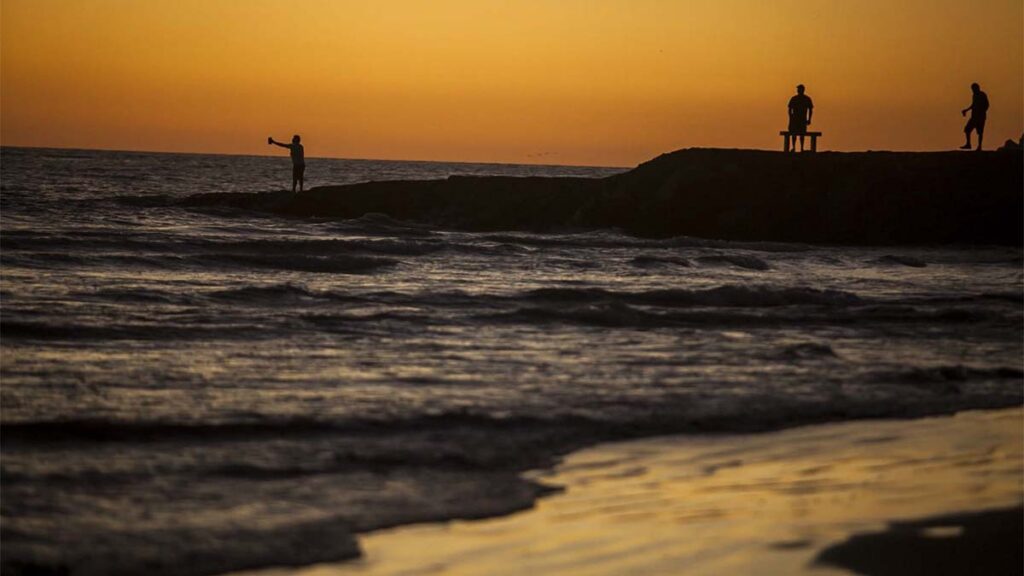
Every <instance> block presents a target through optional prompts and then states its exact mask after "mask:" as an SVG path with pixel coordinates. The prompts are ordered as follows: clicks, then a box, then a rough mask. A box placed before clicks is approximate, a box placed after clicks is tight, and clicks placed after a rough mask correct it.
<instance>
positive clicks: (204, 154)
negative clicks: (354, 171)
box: [0, 144, 682, 170]
mask: <svg viewBox="0 0 1024 576" xmlns="http://www.w3.org/2000/svg"><path fill="white" fill-rule="evenodd" d="M0 148H25V149H30V150H76V151H82V152H123V153H128V154H183V155H191V156H246V157H250V158H283V159H285V160H287V159H288V157H287V156H274V155H270V154H266V155H264V154H244V153H237V152H182V151H177V150H128V149H124V148H81V147H78V146H25V145H20V144H0ZM681 150H682V148H681ZM306 158H307V159H317V160H352V161H356V162H410V163H420V164H429V163H435V164H477V165H488V164H492V165H498V166H550V167H558V168H611V169H622V170H625V169H630V168H635V167H636V166H605V165H600V164H541V163H532V162H484V161H470V160H419V159H406V158H345V157H341V156H307V157H306Z"/></svg>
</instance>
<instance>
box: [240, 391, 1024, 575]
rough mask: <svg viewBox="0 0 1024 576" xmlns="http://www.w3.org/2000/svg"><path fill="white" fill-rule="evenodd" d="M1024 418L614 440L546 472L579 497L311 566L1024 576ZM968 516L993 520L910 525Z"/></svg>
mask: <svg viewBox="0 0 1024 576" xmlns="http://www.w3.org/2000/svg"><path fill="white" fill-rule="evenodd" d="M1022 422H1024V412H1022V410H1021V409H1020V408H1014V409H1008V410H1000V411H991V412H968V413H962V414H959V415H956V416H953V417H940V418H928V419H922V420H915V421H885V422H877V421H865V422H852V423H842V424H827V425H820V426H808V427H804V428H798V429H792V430H785V431H782V432H774V433H767V434H759V435H737V436H719V437H699V436H672V437H661V438H654V439H647V440H639V441H631V442H623V443H616V444H606V445H602V446H598V447H595V448H590V449H586V450H583V451H580V452H577V453H574V454H572V455H570V456H569V457H567V458H566V459H565V461H564V463H563V464H561V465H560V466H558V467H557V468H556V469H555V470H554V471H553V472H549V473H535V474H534V475H533V477H534V478H536V479H539V480H541V481H543V482H545V483H549V484H556V485H561V486H564V488H565V489H564V492H563V493H560V494H558V495H554V496H551V497H549V498H545V499H542V500H540V501H539V502H538V504H537V506H536V507H535V508H534V509H533V510H530V511H526V512H522V513H518V514H515V515H512V516H509V517H505V518H498V519H491V520H481V521H455V522H449V523H446V524H427V525H419V526H410V527H404V528H397V529H392V530H384V531H380V532H376V533H373V534H370V535H367V536H366V537H365V538H363V539H362V547H363V550H364V552H365V558H364V559H361V560H358V561H355V562H351V563H346V564H336V565H320V566H314V567H310V568H307V569H303V570H299V571H297V572H295V573H297V574H301V575H303V576H314V575H317V576H327V575H335V576H340V575H348V574H392V575H396V574H498V575H500V574H531V575H542V574H564V573H572V574H592V575H598V574H601V575H612V574H795V573H803V572H808V573H811V574H848V573H849V572H848V571H847V569H854V570H857V571H861V572H863V573H866V574H888V573H901V574H943V573H965V572H962V569H963V567H964V566H965V564H964V561H965V559H968V558H975V559H977V566H981V567H985V570H984V571H983V572H979V573H1009V574H1012V573H1020V567H1021V564H1020V530H1021V519H1022V516H1021V514H1022V512H1021V507H1020V506H1021V501H1022V492H1021V481H1022V468H1021V466H1022V451H1024V444H1022V443H1024V440H1022V435H1021V426H1022ZM964 511H981V513H975V514H967V515H963V514H961V515H960V516H958V517H953V518H942V519H934V520H928V521H919V522H913V521H911V522H907V521H904V520H903V519H915V518H928V517H940V516H948V515H950V514H953V513H962V512H964ZM894 520H899V521H900V522H899V523H897V524H893V525H892V527H890V528H889V529H888V530H886V527H887V525H889V524H890V523H891V522H893V521H894ZM958 526H959V528H958ZM953 551H955V552H956V555H957V556H958V557H959V560H951V561H949V562H946V560H947V559H949V558H950V553H951V552H953ZM915 568H917V569H916V570H915ZM894 570H895V572H894ZM993 570H997V571H993ZM277 573H279V572H277V571H274V570H265V571H259V572H254V573H252V574H261V575H265V576H267V575H270V574H277ZM285 573H291V572H285Z"/></svg>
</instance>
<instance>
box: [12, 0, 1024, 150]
mask: <svg viewBox="0 0 1024 576" xmlns="http://www.w3.org/2000/svg"><path fill="white" fill-rule="evenodd" d="M0 42H2V46H0V60H2V61H0V75H2V78H0V141H2V144H3V145H11V146H19V145H20V146H54V147H75V148H106V149H121V150H157V151H181V152H219V153H238V154H270V153H272V152H274V151H272V150H270V149H268V147H267V144H266V137H267V136H268V135H273V136H275V137H276V138H279V139H282V140H284V139H288V138H289V137H290V136H291V134H293V133H300V134H302V136H303V142H304V144H306V153H307V155H308V156H329V157H344V158H381V159H413V160H417V159H418V160H451V161H458V160H463V161H485V162H486V161H490V162H513V163H543V164H591V165H609V166H630V165H635V164H637V163H638V162H642V161H644V160H647V159H649V158H651V157H653V156H656V155H658V154H660V153H662V152H666V151H670V150H674V149H678V148H685V147H694V146H701V147H742V148H767V149H776V148H780V147H781V138H780V137H779V136H778V131H779V130H781V129H784V128H785V126H786V102H787V101H788V99H789V97H790V96H791V95H792V94H793V93H794V87H795V85H796V84H797V83H803V84H805V85H806V86H807V93H808V95H810V96H811V97H812V98H813V99H814V102H815V106H816V107H815V115H814V124H813V125H812V129H817V130H822V131H824V133H825V135H824V137H823V138H822V140H821V142H820V147H821V148H822V149H825V150H868V149H874V150H884V149H889V150H947V149H953V148H955V147H957V146H959V145H960V144H962V141H963V133H962V129H963V125H964V122H965V120H964V119H963V118H962V117H961V116H960V110H961V109H962V108H964V107H965V106H967V105H968V104H969V103H970V97H971V93H970V88H969V86H970V83H971V82H979V83H980V84H981V85H982V88H983V89H984V90H985V91H986V92H987V93H988V95H989V98H990V100H991V102H992V108H991V110H990V111H989V121H988V127H987V132H986V144H987V147H988V148H994V147H997V146H998V145H1000V144H1002V142H1003V141H1004V140H1005V139H1007V138H1014V139H1016V138H1019V137H1020V136H1021V133H1022V131H1024V79H1022V71H1024V2H1021V1H1020V0H980V1H974V2H972V1H965V0H959V1H952V0H901V1H900V2H890V1H889V0H857V1H856V2H853V1H849V0H814V1H806V0H804V1H794V0H775V1H773V2H763V1H755V0H689V1H685V2H684V1H669V0H594V1H582V0H560V1H557V2H555V1H539V0H515V1H512V0H509V1H497V0H435V1H431V2H422V1H419V0H407V1H406V0H381V1H363V2H355V1H351V2H350V1H341V0H306V1H293V2H284V1H282V0H274V1H266V0H247V1H244V2H242V1H227V0H177V1H176V2H148V1H130V0H88V1H86V0H0Z"/></svg>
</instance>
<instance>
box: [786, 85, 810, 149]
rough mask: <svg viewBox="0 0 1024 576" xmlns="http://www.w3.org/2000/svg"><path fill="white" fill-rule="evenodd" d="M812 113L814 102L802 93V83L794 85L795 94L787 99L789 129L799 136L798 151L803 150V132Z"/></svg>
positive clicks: (794, 147) (808, 123)
mask: <svg viewBox="0 0 1024 576" xmlns="http://www.w3.org/2000/svg"><path fill="white" fill-rule="evenodd" d="M813 115H814V102H811V97H810V96H808V95H806V94H804V85H803V84H800V85H799V86H797V87H796V96H793V97H792V98H790V99H789V131H790V133H792V134H798V135H799V136H800V151H801V152H803V151H804V134H806V133H807V127H808V126H810V125H811V116H813ZM792 149H793V150H796V142H793V148H792Z"/></svg>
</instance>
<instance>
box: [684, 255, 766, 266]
mask: <svg viewBox="0 0 1024 576" xmlns="http://www.w3.org/2000/svg"><path fill="white" fill-rule="evenodd" d="M696 260H697V262H699V263H701V264H705V265H708V266H721V265H731V266H736V267H737V268H746V269H747V270H770V269H771V265H769V264H768V263H767V262H765V261H764V260H762V259H760V258H757V257H755V256H746V255H742V254H716V255H713V256H700V257H698V258H697V259H696Z"/></svg>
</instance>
